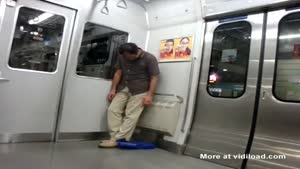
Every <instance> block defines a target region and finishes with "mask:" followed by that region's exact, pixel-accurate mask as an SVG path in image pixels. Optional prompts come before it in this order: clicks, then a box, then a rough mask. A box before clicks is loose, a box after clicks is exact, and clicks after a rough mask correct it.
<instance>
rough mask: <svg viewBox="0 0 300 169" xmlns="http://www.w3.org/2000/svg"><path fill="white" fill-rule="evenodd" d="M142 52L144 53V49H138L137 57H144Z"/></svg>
mask: <svg viewBox="0 0 300 169" xmlns="http://www.w3.org/2000/svg"><path fill="white" fill-rule="evenodd" d="M142 54H143V50H142V49H139V51H138V54H137V57H136V58H137V59H138V58H141V57H142Z"/></svg>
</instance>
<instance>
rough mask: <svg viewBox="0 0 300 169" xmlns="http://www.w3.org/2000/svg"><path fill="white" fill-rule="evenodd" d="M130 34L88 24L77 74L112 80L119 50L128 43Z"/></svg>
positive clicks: (85, 29)
mask: <svg viewBox="0 0 300 169" xmlns="http://www.w3.org/2000/svg"><path fill="white" fill-rule="evenodd" d="M127 38H128V34H127V33H125V32H122V31H118V30H115V29H112V28H107V27H104V26H100V25H96V24H93V23H87V24H86V25H85V28H84V33H83V38H82V42H81V47H80V52H79V57H78V65H77V74H78V75H81V76H88V77H98V78H106V79H111V78H112V76H113V68H112V67H113V66H112V65H114V64H115V62H116V59H117V56H118V51H117V48H118V47H119V46H120V45H121V44H123V43H126V42H127Z"/></svg>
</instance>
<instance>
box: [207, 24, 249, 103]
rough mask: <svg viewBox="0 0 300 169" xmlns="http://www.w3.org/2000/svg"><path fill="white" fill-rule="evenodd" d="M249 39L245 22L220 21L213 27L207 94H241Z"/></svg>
mask: <svg viewBox="0 0 300 169" xmlns="http://www.w3.org/2000/svg"><path fill="white" fill-rule="evenodd" d="M250 41H251V25H250V24H249V23H248V22H245V21H241V22H235V23H228V24H223V25H220V26H218V27H217V28H216V29H215V31H214V35H213V44H212V53H211V61H210V68H209V77H208V86H207V87H208V92H209V94H210V95H212V96H215V97H229V98H236V97H239V96H241V95H242V94H243V93H244V90H245V85H246V80H247V68H248V63H249V52H250Z"/></svg>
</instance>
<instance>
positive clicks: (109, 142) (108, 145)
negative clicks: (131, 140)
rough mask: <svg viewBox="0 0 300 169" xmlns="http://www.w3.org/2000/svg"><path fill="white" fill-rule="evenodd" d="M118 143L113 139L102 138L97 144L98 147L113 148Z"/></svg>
mask: <svg viewBox="0 0 300 169" xmlns="http://www.w3.org/2000/svg"><path fill="white" fill-rule="evenodd" d="M117 145H118V143H117V141H115V140H104V141H102V142H100V143H99V144H98V147H99V148H115V147H117Z"/></svg>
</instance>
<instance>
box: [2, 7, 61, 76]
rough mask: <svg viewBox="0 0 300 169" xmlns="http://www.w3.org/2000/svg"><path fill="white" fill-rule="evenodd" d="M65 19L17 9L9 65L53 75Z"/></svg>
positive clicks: (27, 9)
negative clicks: (17, 13)
mask: <svg viewBox="0 0 300 169" xmlns="http://www.w3.org/2000/svg"><path fill="white" fill-rule="evenodd" d="M64 24H65V18H64V17H63V16H59V15H55V14H52V13H47V12H44V11H40V10H36V9H31V8H27V7H22V8H20V11H19V16H18V19H17V23H16V28H15V33H14V37H13V44H12V49H11V53H10V58H9V63H8V64H9V66H10V67H13V68H19V69H29V70H36V71H45V72H54V71H55V70H56V67H57V61H58V56H59V50H60V46H61V39H62V35H63V29H64Z"/></svg>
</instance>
